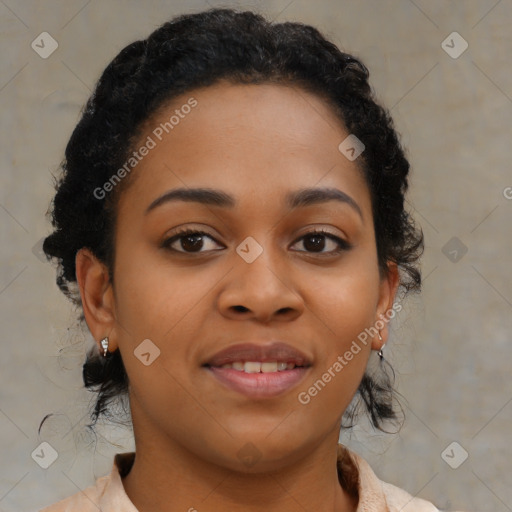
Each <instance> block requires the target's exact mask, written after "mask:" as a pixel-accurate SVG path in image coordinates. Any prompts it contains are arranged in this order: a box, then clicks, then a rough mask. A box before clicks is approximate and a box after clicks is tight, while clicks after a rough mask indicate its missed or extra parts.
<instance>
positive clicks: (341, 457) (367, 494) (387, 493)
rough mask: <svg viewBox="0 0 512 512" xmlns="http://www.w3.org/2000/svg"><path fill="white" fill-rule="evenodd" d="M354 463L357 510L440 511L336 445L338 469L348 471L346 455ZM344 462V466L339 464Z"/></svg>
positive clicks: (390, 511)
mask: <svg viewBox="0 0 512 512" xmlns="http://www.w3.org/2000/svg"><path fill="white" fill-rule="evenodd" d="M347 454H348V455H350V459H351V460H352V461H353V462H354V465H355V468H356V470H355V474H356V475H357V478H356V480H357V487H358V494H359V507H358V509H357V512H360V511H369V510H379V511H380V510H382V511H386V512H442V511H441V510H439V509H438V508H437V507H436V506H435V505H434V504H433V503H431V502H430V501H427V500H424V499H422V498H416V497H414V496H412V495H411V494H409V493H408V492H407V491H405V490H404V489H400V488H399V487H396V486H395V485H393V484H390V483H387V482H384V481H382V480H380V479H379V478H378V477H377V475H376V474H375V473H374V471H373V469H372V468H371V467H370V465H369V464H368V462H366V460H364V459H363V458H362V457H360V456H359V455H357V454H356V453H355V452H352V451H350V450H349V449H348V448H346V447H344V446H343V445H339V447H338V464H339V469H340V470H341V469H344V470H345V471H349V472H350V465H349V464H347V458H346V455H347ZM343 461H345V462H344V464H345V466H344V468H343V467H342V466H341V464H342V463H343Z"/></svg>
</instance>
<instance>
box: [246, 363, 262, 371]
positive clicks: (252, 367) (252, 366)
mask: <svg viewBox="0 0 512 512" xmlns="http://www.w3.org/2000/svg"><path fill="white" fill-rule="evenodd" d="M260 370H261V363H258V362H255V361H247V362H246V363H245V364H244V372H245V373H259V372H260Z"/></svg>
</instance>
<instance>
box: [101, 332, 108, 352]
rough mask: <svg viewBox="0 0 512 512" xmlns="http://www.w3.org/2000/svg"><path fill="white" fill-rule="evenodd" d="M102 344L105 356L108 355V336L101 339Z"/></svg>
mask: <svg viewBox="0 0 512 512" xmlns="http://www.w3.org/2000/svg"><path fill="white" fill-rule="evenodd" d="M101 346H102V347H103V357H107V350H108V336H107V337H105V338H103V339H102V340H101Z"/></svg>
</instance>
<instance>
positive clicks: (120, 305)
mask: <svg viewBox="0 0 512 512" xmlns="http://www.w3.org/2000/svg"><path fill="white" fill-rule="evenodd" d="M191 97H193V98H194V99H195V101H197V104H195V102H194V101H193V100H190V98H191ZM187 102H188V103H187ZM185 104H188V105H195V106H192V107H191V108H186V107H185V108H182V106H183V105H185ZM176 110H178V112H175V111H176ZM172 115H175V118H173V120H172V122H171V123H172V124H168V125H167V131H166V130H165V129H164V128H163V125H164V124H165V123H166V122H169V119H170V117H171V116H172ZM178 118H179V121H176V120H177V119H178ZM171 126H172V128H170V127H171ZM145 130H146V131H145V133H144V134H143V135H142V136H141V138H140V144H139V145H137V148H139V147H140V146H142V145H146V146H147V147H148V148H149V149H148V151H142V152H143V153H146V155H145V156H142V157H141V159H140V161H138V163H137V165H136V166H135V167H134V168H133V170H132V171H131V172H132V173H133V176H131V178H132V180H133V181H132V182H131V183H130V185H129V186H128V187H127V188H126V190H124V191H123V193H122V195H121V198H120V202H119V207H118V217H117V225H116V229H117V232H116V240H115V252H116V260H115V266H114V286H113V288H112V287H110V286H108V287H107V288H106V291H105V294H104V304H106V305H108V306H109V308H110V309H107V308H105V311H106V312H107V314H105V315H103V316H102V317H101V320H100V321H97V320H96V319H95V318H92V316H93V315H90V314H88V313H87V311H86V313H87V314H86V318H87V320H88V324H89V327H90V328H91V331H92V332H93V335H95V337H96V339H101V338H102V337H104V336H105V335H106V334H108V335H109V337H110V343H111V345H110V349H109V350H115V349H116V348H117V347H119V349H120V351H121V355H122V358H123V362H124V364H125V367H126V370H127V373H128V377H129V381H130V400H131V410H132V416H133V421H134V429H135V435H136V440H137V442H138V443H144V444H146V445H148V446H149V445H151V444H152V443H153V446H154V447H157V446H160V447H161V449H163V448H162V447H163V446H164V445H166V446H168V447H170V448H172V449H174V450H185V451H186V452H187V453H191V454H193V455H198V456H199V457H201V458H202V459H206V460H208V461H210V462H213V463H215V464H220V465H223V466H225V467H228V468H232V469H237V470H243V471H259V470H268V469H269V468H276V467H278V466H279V465H280V464H284V463H286V462H290V461H292V460H293V459H294V458H296V457H298V456H299V455H302V454H304V453H307V450H312V449H313V448H315V447H318V446H320V445H321V444H322V443H324V442H329V443H330V444H331V443H332V442H336V441H337V439H338V431H339V426H340V420H341V416H342V414H343V412H344V410H345V409H346V407H347V405H348V404H349V402H350V401H351V399H352V397H353V396H354V394H355V392H356V390H357V387H358V385H359V383H360V380H361V378H362V375H363V373H364V370H365V366H366V363H367V360H368V357H369V354H370V350H371V348H372V347H373V348H374V349H378V348H380V345H381V344H382V343H383V342H382V341H379V338H378V335H375V336H369V337H368V342H367V343H366V344H363V343H361V342H359V341H358V336H359V335H360V334H361V333H362V332H363V331H364V330H365V328H369V327H371V326H373V325H374V324H375V322H376V321H377V320H379V314H382V313H385V312H386V311H387V310H388V309H389V308H390V307H391V305H392V301H393V296H394V292H395V290H396V273H395V272H391V273H390V277H388V278H386V279H381V278H380V276H379V270H378V265H377V251H376V245H375V237H374V226H373V222H372V209H371V202H370V194H369V190H368V188H367V185H366V184H365V181H364V179H363V175H362V172H361V170H360V169H359V168H358V167H357V160H356V161H350V160H349V159H347V158H346V157H345V156H344V154H342V153H341V152H340V150H339V149H338V146H339V144H340V143H341V142H342V141H343V140H344V139H345V138H346V137H347V136H348V135H349V133H348V132H347V131H346V130H345V129H344V128H343V127H342V125H341V123H340V121H339V120H338V119H337V118H336V117H335V116H334V114H333V113H332V112H331V110H330V109H329V107H328V105H327V104H326V103H324V102H323V101H322V100H321V99H319V98H318V97H316V96H314V95H312V94H310V93H307V92H305V91H303V90H297V89H295V88H291V87H285V86H282V85H229V84H226V83H220V84H217V85H215V86H211V87H207V88H202V89H197V90H195V91H193V92H191V93H187V94H184V95H183V96H181V97H179V98H177V99H175V100H174V101H173V103H172V106H169V107H168V108H165V109H164V110H161V111H160V112H159V114H157V116H156V117H155V118H153V119H152V120H151V121H150V122H149V123H148V124H147V126H146V128H145ZM167 132H168V133H167ZM148 136H149V137H150V139H151V140H150V139H148ZM153 146H154V147H153ZM139 156H140V152H139ZM199 188H200V189H208V190H209V191H215V192H216V194H218V195H221V198H222V199H223V200H222V201H220V200H211V201H206V200H204V201H200V200H197V198H196V199H195V200H192V199H194V198H193V197H192V196H190V197H189V200H184V199H183V198H180V197H175V198H174V199H172V198H171V197H170V196H167V199H166V194H169V193H170V192H171V191H175V190H177V189H180V190H183V191H185V192H187V193H189V194H191V192H192V191H193V190H194V189H199ZM303 189H317V190H320V189H331V190H335V191H336V190H337V191H339V192H340V193H339V198H340V199H338V200H336V199H333V198H332V196H331V199H326V198H325V197H324V196H322V194H320V193H318V194H317V195H314V194H310V195H306V196H304V197H305V198H306V199H307V198H310V199H311V198H316V199H315V200H304V201H295V203H296V204H294V205H292V203H293V197H297V194H299V192H300V191H302V190H303ZM228 196H229V200H225V199H224V198H226V197H228ZM289 198H290V199H289ZM299 199H300V198H299ZM155 201H156V203H155ZM185 229H190V230H192V231H199V232H202V233H204V234H201V235H195V238H194V235H188V237H187V236H186V235H185V236H182V238H178V237H177V236H176V235H177V233H178V232H179V231H180V230H185ZM315 230H324V231H325V232H327V233H328V235H325V234H321V235H316V236H315V235H312V234H311V233H312V232H314V231H315ZM337 239H340V241H341V242H340V243H338V242H337ZM340 244H341V245H340ZM109 311H110V313H108V312H109ZM381 334H382V336H383V337H384V341H385V336H386V329H385V328H384V329H383V330H382V332H381ZM148 340H149V341H148ZM354 341H356V342H357V346H358V347H359V349H360V350H359V351H358V352H357V353H356V349H355V348H354V345H353V342H354ZM351 347H352V349H351ZM347 351H352V355H353V357H352V358H350V359H349V360H347V359H348V358H347V357H345V354H346V353H347ZM340 358H342V359H343V361H344V364H342V365H341V366H342V369H341V370H340V369H339V368H340V366H339V365H338V366H336V365H335V362H336V361H338V362H339V364H341V363H340ZM246 362H252V363H255V364H249V365H245V363H246ZM258 363H265V364H263V365H261V370H263V371H261V372H260V365H258ZM276 363H277V364H276ZM294 364H295V365H296V366H298V367H296V368H295V369H291V367H292V366H293V365H294ZM223 365H227V366H226V367H224V368H223V367H222V366H223ZM287 365H288V366H287ZM283 368H288V369H283ZM329 369H330V371H329ZM336 369H337V371H336ZM251 372H254V373H251ZM326 372H327V373H329V374H330V378H328V377H325V374H326ZM322 376H324V377H322ZM319 379H320V380H322V379H323V380H322V382H323V385H322V383H320V384H318V382H317V381H318V380H319ZM315 382H317V385H316V388H315V389H316V393H315V391H314V390H313V391H311V393H310V392H308V390H309V389H310V388H312V386H313V387H314V384H315ZM308 397H309V399H308ZM154 443H158V444H154ZM162 443H164V444H162ZM255 462H257V463H255Z"/></svg>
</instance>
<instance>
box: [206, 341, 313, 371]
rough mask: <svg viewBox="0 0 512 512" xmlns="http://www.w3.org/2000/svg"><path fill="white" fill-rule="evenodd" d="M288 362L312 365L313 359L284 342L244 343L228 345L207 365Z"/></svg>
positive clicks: (297, 364)
mask: <svg viewBox="0 0 512 512" xmlns="http://www.w3.org/2000/svg"><path fill="white" fill-rule="evenodd" d="M247 361H257V362H260V363H270V362H277V363H286V364H294V365H295V366H311V360H310V359H309V358H308V357H307V356H306V355H305V354H303V353H302V352H300V351H299V350H297V349H296V348H293V347H292V346H290V345H288V344H286V343H283V342H280V341H278V342H273V343H271V344H268V345H256V344H253V343H244V344H238V345H233V346H231V347H227V348H225V349H223V350H221V351H220V352H217V353H216V354H215V355H214V356H213V357H212V358H210V359H209V360H208V361H207V362H206V363H205V366H210V367H221V366H223V365H226V364H233V363H238V362H243V363H245V362H247Z"/></svg>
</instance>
